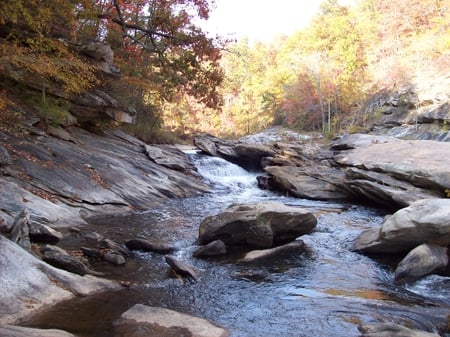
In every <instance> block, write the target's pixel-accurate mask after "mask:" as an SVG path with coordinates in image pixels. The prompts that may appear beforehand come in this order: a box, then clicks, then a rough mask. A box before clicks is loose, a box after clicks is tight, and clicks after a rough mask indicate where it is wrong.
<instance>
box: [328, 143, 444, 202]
mask: <svg viewBox="0 0 450 337" xmlns="http://www.w3.org/2000/svg"><path fill="white" fill-rule="evenodd" d="M449 154H450V143H448V142H435V141H426V140H410V141H406V140H404V141H390V142H386V143H377V142H372V143H370V145H367V146H364V147H358V148H355V149H353V150H348V151H343V152H340V153H339V154H337V155H336V156H335V161H336V162H337V163H339V164H340V165H343V166H354V167H358V168H362V169H365V170H370V171H376V172H382V173H386V174H389V175H391V176H393V177H395V178H397V179H401V180H404V181H408V182H409V183H411V184H412V185H414V186H417V187H421V188H427V189H433V190H439V191H440V192H441V193H442V194H444V191H445V190H446V189H450V155H449Z"/></svg>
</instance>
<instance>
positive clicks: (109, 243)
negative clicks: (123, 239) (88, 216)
mask: <svg viewBox="0 0 450 337" xmlns="http://www.w3.org/2000/svg"><path fill="white" fill-rule="evenodd" d="M98 247H99V248H103V249H109V250H111V251H115V252H117V253H119V254H122V255H123V256H130V255H131V252H130V250H129V249H128V248H127V246H126V245H124V244H121V243H117V242H115V241H113V240H110V239H103V240H101V241H99V243H98Z"/></svg>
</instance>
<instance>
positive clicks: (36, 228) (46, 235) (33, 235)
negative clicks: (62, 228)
mask: <svg viewBox="0 0 450 337" xmlns="http://www.w3.org/2000/svg"><path fill="white" fill-rule="evenodd" d="M29 234H30V240H31V241H32V242H39V243H51V244H55V243H57V242H58V241H59V240H61V239H62V238H63V235H62V233H61V232H58V231H57V230H54V229H53V228H50V227H49V226H46V225H43V224H40V223H37V222H35V221H30V224H29Z"/></svg>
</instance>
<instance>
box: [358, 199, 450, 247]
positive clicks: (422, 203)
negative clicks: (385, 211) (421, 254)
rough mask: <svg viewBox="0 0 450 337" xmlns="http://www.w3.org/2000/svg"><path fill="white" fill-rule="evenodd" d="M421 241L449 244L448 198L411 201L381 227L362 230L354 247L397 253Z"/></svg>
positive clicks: (449, 210)
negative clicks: (409, 204)
mask: <svg viewBox="0 0 450 337" xmlns="http://www.w3.org/2000/svg"><path fill="white" fill-rule="evenodd" d="M422 243H434V244H439V245H442V246H448V245H450V199H424V200H419V201H416V202H414V203H412V204H411V206H409V207H406V208H403V209H401V210H399V211H397V212H396V213H394V214H393V215H392V216H390V217H389V218H387V219H386V220H385V222H384V224H383V226H382V227H381V228H371V229H368V230H365V231H364V232H362V233H361V234H360V236H359V237H358V238H357V239H356V241H355V243H354V247H353V248H354V250H356V251H360V252H365V253H397V252H408V251H409V250H411V249H412V248H414V247H416V246H418V245H420V244H422Z"/></svg>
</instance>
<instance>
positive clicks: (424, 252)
mask: <svg viewBox="0 0 450 337" xmlns="http://www.w3.org/2000/svg"><path fill="white" fill-rule="evenodd" d="M447 265H448V255H447V247H441V246H437V245H432V244H427V243H425V244H422V245H420V246H418V247H416V248H414V249H413V250H411V251H410V252H409V253H408V255H406V257H405V258H404V259H403V260H402V261H401V262H400V263H399V265H398V266H397V269H396V270H395V277H394V282H395V283H397V284H403V283H411V282H415V281H417V280H419V279H421V278H422V277H424V276H427V275H430V274H433V273H434V272H436V271H439V270H443V269H445V268H446V267H447Z"/></svg>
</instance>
